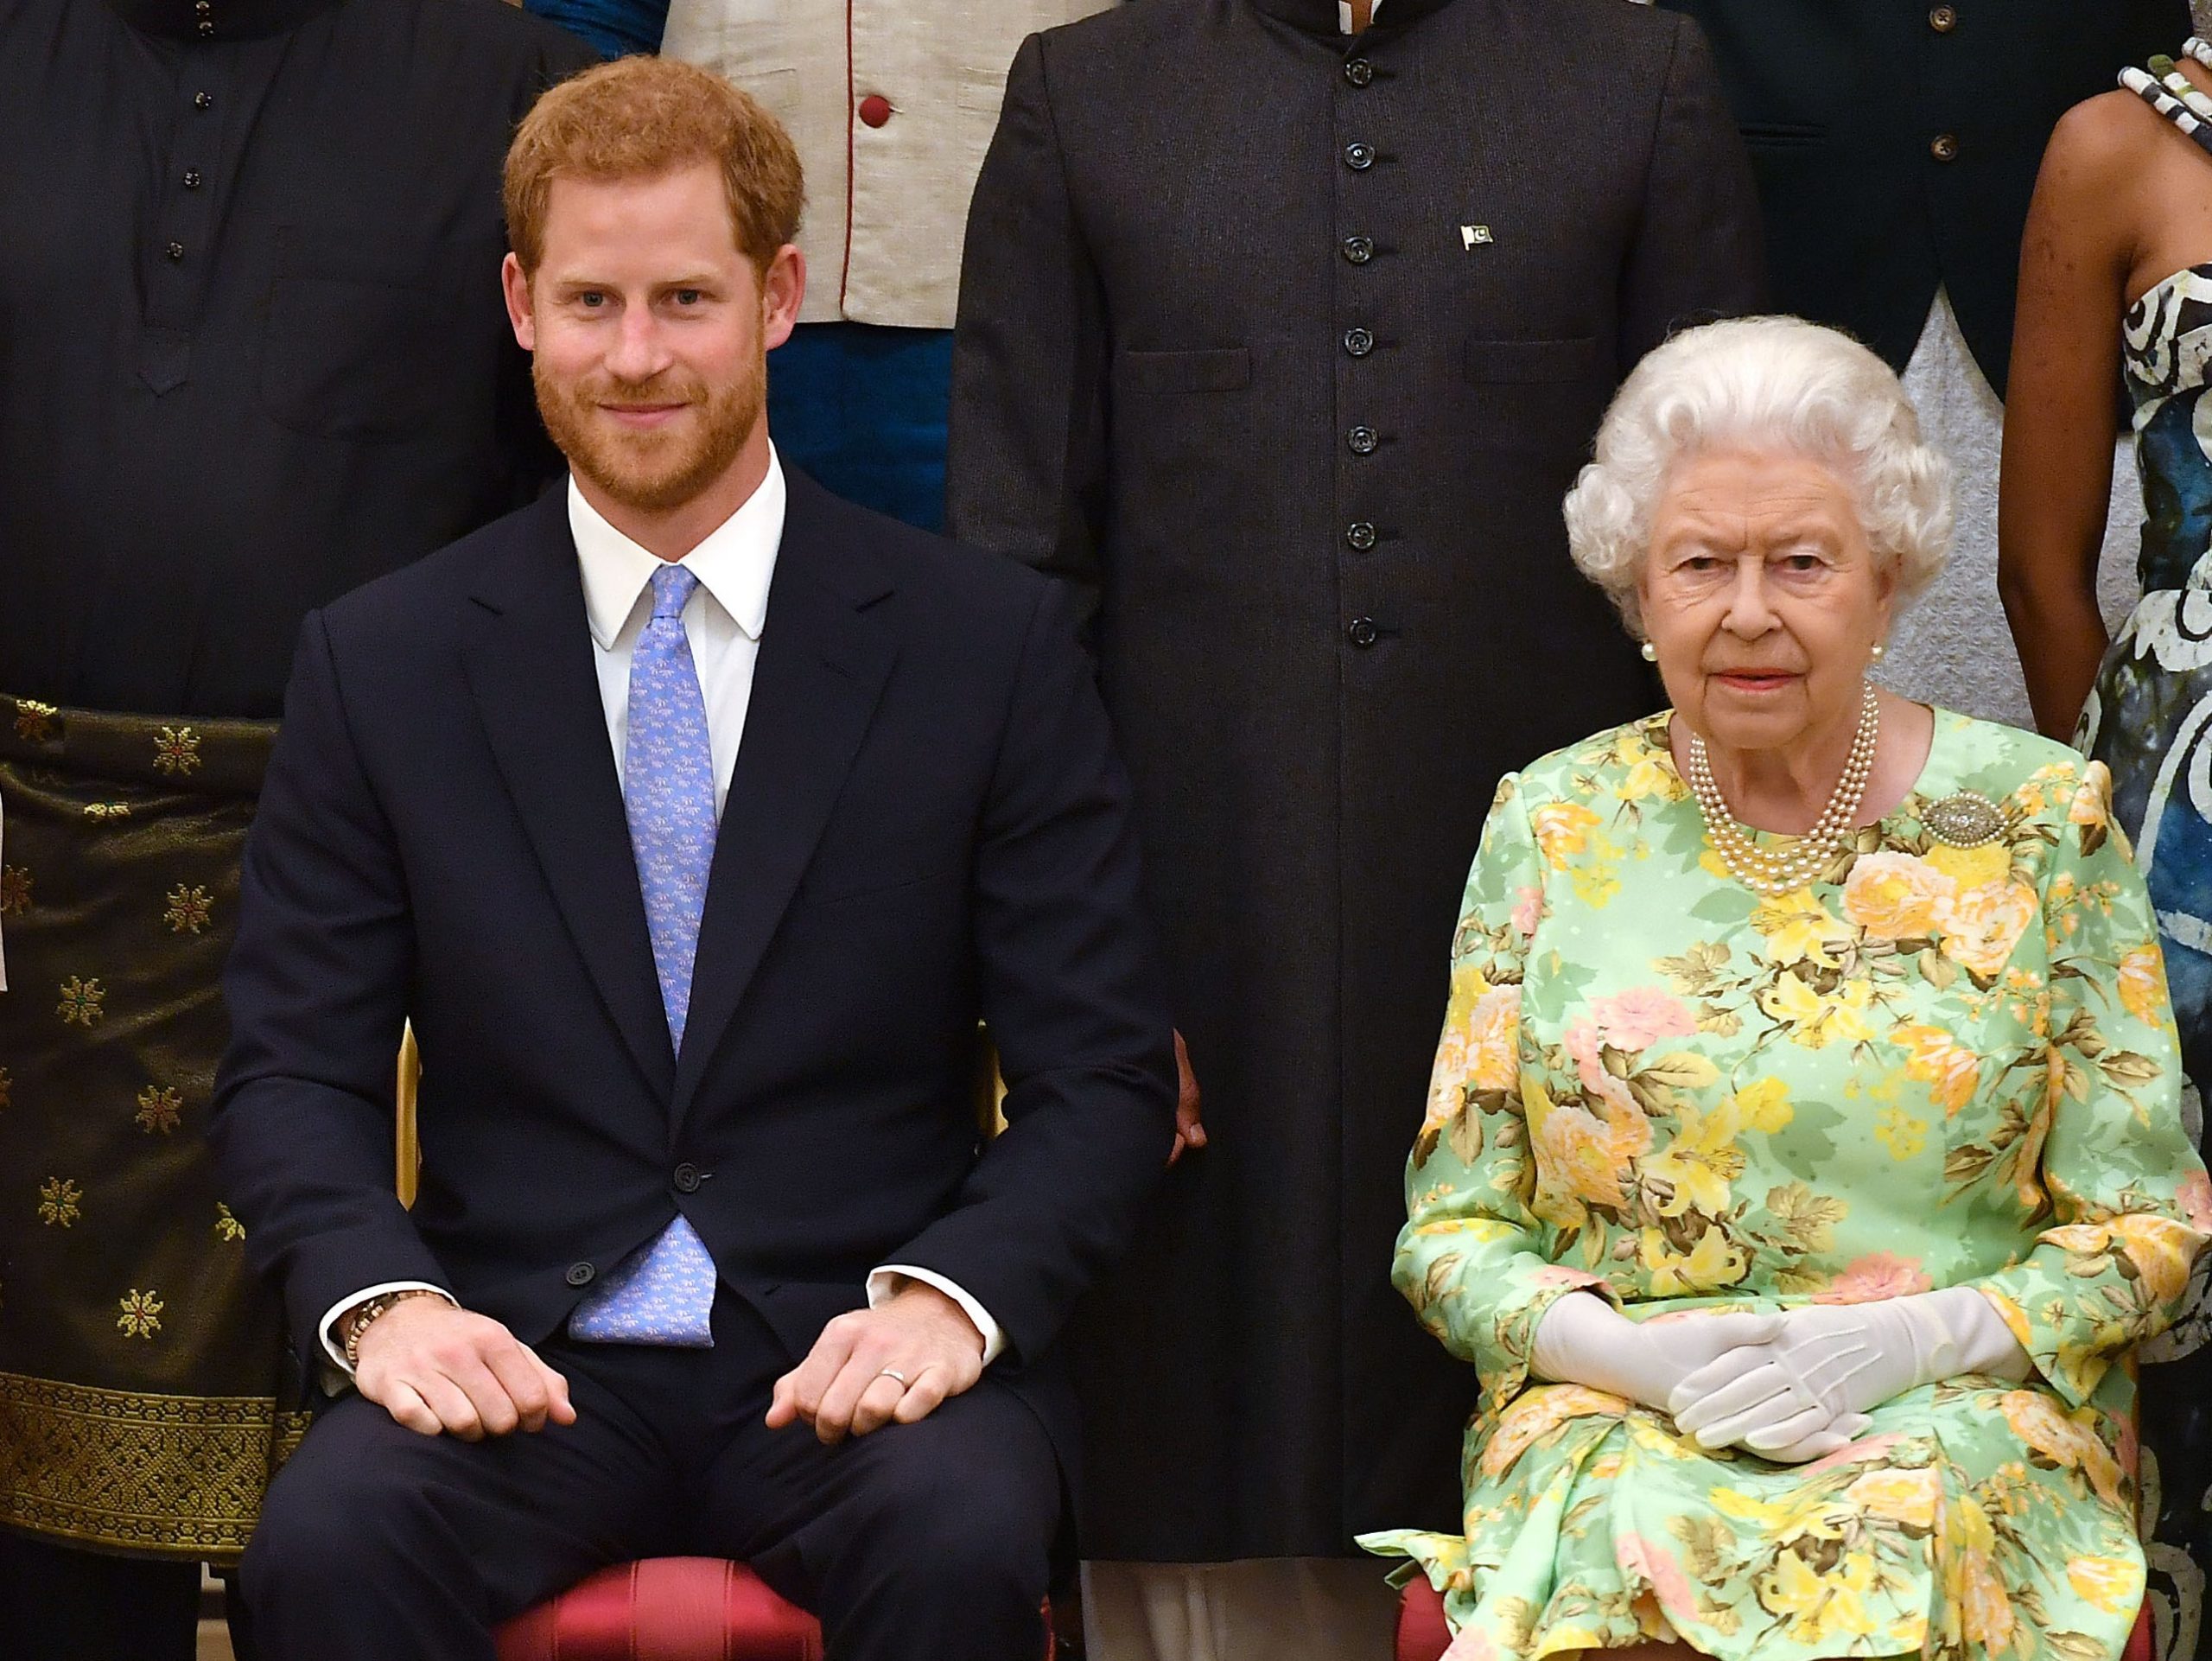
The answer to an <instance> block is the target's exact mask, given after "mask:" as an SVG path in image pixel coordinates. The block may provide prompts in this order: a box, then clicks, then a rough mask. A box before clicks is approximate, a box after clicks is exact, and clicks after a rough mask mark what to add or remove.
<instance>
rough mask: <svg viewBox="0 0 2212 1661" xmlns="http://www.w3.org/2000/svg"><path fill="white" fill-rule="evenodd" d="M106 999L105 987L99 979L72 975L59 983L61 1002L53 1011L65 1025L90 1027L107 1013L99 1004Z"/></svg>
mask: <svg viewBox="0 0 2212 1661" xmlns="http://www.w3.org/2000/svg"><path fill="white" fill-rule="evenodd" d="M106 1000H107V988H106V987H105V986H104V985H102V984H101V983H99V980H97V979H93V980H81V979H79V977H76V976H74V975H72V976H70V977H69V978H68V979H67V980H66V981H64V982H63V983H62V984H61V1002H59V1003H57V1004H55V1005H54V1014H56V1015H60V1017H61V1024H62V1025H63V1026H65V1027H90V1026H92V1025H94V1024H96V1023H97V1022H98V1021H99V1018H100V1017H101V1016H102V1015H105V1014H106V1013H107V1011H106V1010H105V1009H102V1008H100V1005H101V1004H102V1003H104V1002H106Z"/></svg>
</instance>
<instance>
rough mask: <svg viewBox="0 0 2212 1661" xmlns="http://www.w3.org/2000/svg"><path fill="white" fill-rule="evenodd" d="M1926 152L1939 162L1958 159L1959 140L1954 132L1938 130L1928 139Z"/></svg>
mask: <svg viewBox="0 0 2212 1661" xmlns="http://www.w3.org/2000/svg"><path fill="white" fill-rule="evenodd" d="M1928 153H1929V155H1930V156H1934V157H1935V158H1936V160H1937V161H1939V162H1955V161H1957V160H1958V159H1959V140H1958V136H1957V135H1956V134H1955V133H1947V132H1939V133H1937V134H1936V137H1933V138H1931V139H1929V141H1928Z"/></svg>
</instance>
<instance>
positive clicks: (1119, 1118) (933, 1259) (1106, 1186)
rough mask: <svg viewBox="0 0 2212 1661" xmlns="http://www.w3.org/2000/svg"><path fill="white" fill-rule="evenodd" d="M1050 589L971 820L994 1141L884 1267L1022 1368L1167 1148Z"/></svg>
mask: <svg viewBox="0 0 2212 1661" xmlns="http://www.w3.org/2000/svg"><path fill="white" fill-rule="evenodd" d="M1071 612H1072V602H1071V598H1070V597H1069V596H1068V595H1066V594H1065V591H1064V590H1062V589H1060V588H1059V587H1058V585H1057V584H1053V585H1051V587H1050V589H1049V591H1048V592H1047V593H1046V595H1045V596H1044V598H1043V599H1042V600H1041V601H1040V602H1039V606H1038V608H1037V610H1036V612H1035V614H1034V615H1033V618H1032V620H1031V623H1030V627H1029V635H1028V639H1027V642H1026V643H1025V646H1024V648H1023V652H1022V661H1021V669H1020V679H1019V682H1018V684H1016V686H1015V687H1014V690H1013V696H1012V702H1011V703H1010V705H1009V708H1008V710H1007V728H1006V732H1005V736H1004V738H1003V740H1002V741H1001V748H1000V752H999V757H998V761H997V765H996V767H995V769H994V772H993V779H992V786H991V792H990V799H989V801H988V805H987V806H986V808H985V810H984V815H983V821H982V832H981V840H980V843H979V846H978V849H977V852H976V876H975V892H976V901H975V922H974V927H975V936H976V958H977V962H978V966H979V970H980V974H981V986H982V1005H983V1014H984V1017H985V1019H986V1020H987V1021H988V1022H989V1025H990V1029H991V1034H992V1036H993V1038H994V1039H995V1041H996V1042H997V1045H998V1050H999V1062H1000V1067H1001V1071H1002V1072H1003V1073H1004V1075H1005V1078H1006V1084H1007V1097H1006V1104H1005V1111H1006V1117H1007V1129H1006V1130H1004V1131H1003V1132H1001V1134H1000V1135H999V1136H998V1137H997V1138H996V1139H995V1140H994V1141H993V1142H991V1143H990V1144H989V1145H988V1147H987V1148H986V1149H985V1150H984V1152H983V1155H982V1158H981V1159H980V1160H979V1161H977V1163H976V1167H975V1168H974V1170H973V1171H971V1172H970V1173H969V1177H968V1181H967V1182H966V1184H965V1186H964V1187H963V1189H962V1192H961V1193H960V1197H959V1199H958V1200H957V1204H956V1206H955V1207H954V1209H953V1210H952V1211H951V1212H949V1213H947V1214H946V1215H945V1216H944V1217H942V1218H940V1219H938V1221H937V1222H935V1223H933V1224H931V1225H930V1226H929V1227H928V1228H926V1229H925V1230H924V1231H922V1233H921V1234H920V1235H919V1236H918V1238H915V1239H914V1240H913V1241H912V1242H911V1243H910V1244H907V1245H906V1247H904V1248H902V1249H901V1250H899V1251H896V1252H894V1253H893V1254H891V1260H892V1261H896V1262H899V1263H911V1264H913V1265H914V1266H915V1267H917V1268H920V1269H927V1270H933V1271H935V1272H936V1273H938V1274H939V1275H942V1276H945V1277H946V1278H947V1279H949V1280H951V1281H953V1282H956V1283H957V1284H958V1285H959V1286H960V1287H961V1288H962V1289H963V1290H965V1291H967V1292H968V1293H969V1294H971V1295H973V1296H974V1297H975V1298H976V1301H978V1302H980V1303H981V1304H982V1306H983V1307H984V1308H986V1309H988V1311H989V1312H990V1314H991V1315H992V1317H993V1318H994V1319H995V1320H996V1321H998V1323H999V1324H1000V1326H1001V1327H1004V1328H1005V1330H1006V1335H1007V1343H1008V1345H1009V1346H1010V1347H1011V1348H1012V1349H1013V1350H1014V1352H1015V1353H1016V1354H1017V1355H1018V1356H1020V1357H1022V1358H1025V1359H1034V1358H1035V1357H1036V1356H1037V1355H1038V1354H1039V1352H1041V1351H1042V1350H1043V1349H1044V1347H1045V1346H1046V1345H1047V1344H1049V1343H1050V1342H1051V1341H1052V1336H1053V1334H1054V1333H1056V1332H1058V1330H1059V1327H1060V1325H1061V1323H1062V1322H1063V1321H1065V1320H1066V1318H1067V1315H1068V1312H1069V1310H1070V1309H1071V1308H1072V1306H1073V1305H1074V1303H1075V1301H1076V1299H1077V1296H1078V1295H1080V1294H1081V1293H1082V1292H1083V1290H1084V1288H1085V1287H1087V1286H1089V1285H1090V1282H1092V1281H1094V1280H1096V1278H1097V1276H1098V1275H1099V1273H1100V1272H1101V1271H1102V1270H1104V1269H1105V1268H1106V1267H1107V1266H1108V1265H1109V1264H1110V1263H1113V1262H1114V1260H1115V1259H1116V1258H1117V1257H1121V1256H1122V1253H1123V1252H1125V1251H1127V1250H1128V1247H1129V1245H1130V1244H1131V1243H1132V1240H1133V1238H1134V1235H1135V1228H1136V1225H1137V1219H1138V1213H1139V1211H1140V1208H1141V1206H1142V1205H1143V1203H1144V1201H1145V1200H1146V1199H1147V1196H1148V1195H1149V1194H1150V1193H1152V1190H1153V1188H1154V1186H1155V1185H1156V1184H1157V1183H1158V1182H1159V1181H1160V1174H1161V1171H1162V1169H1163V1168H1164V1167H1165V1165H1166V1159H1167V1153H1168V1149H1169V1148H1170V1146H1171V1145H1172V1144H1173V1140H1174V1134H1175V1052H1174V1039H1173V1030H1172V1028H1171V1027H1170V1024H1169V1021H1168V1015H1167V1008H1166V1000H1165V996H1164V994H1163V991H1162V989H1161V986H1160V980H1159V977H1158V974H1157V972H1156V971H1155V968H1154V952H1153V947H1152V942H1151V938H1150V934H1149V932H1148V930H1147V926H1146V924H1145V922H1144V920H1143V917H1142V913H1141V909H1140V905H1139V898H1138V872H1137V848H1136V833H1135V824H1134V821H1133V819H1132V818H1131V812H1130V802H1129V785H1128V778H1127V776H1126V775H1125V774H1124V773H1123V772H1122V766H1121V762H1120V761H1119V760H1118V759H1117V758H1116V754H1115V753H1114V747H1113V743H1112V741H1111V738H1110V737H1109V733H1108V730H1107V724H1106V711H1105V710H1104V708H1103V706H1102V705H1101V704H1100V703H1099V700H1098V694H1097V692H1096V690H1095V688H1094V686H1093V684H1092V678H1091V671H1090V663H1089V660H1088V659H1086V658H1085V657H1084V652H1083V649H1082V647H1081V646H1080V645H1079V644H1078V643H1077V640H1076V633H1075V627H1074V620H1073V617H1072V615H1071Z"/></svg>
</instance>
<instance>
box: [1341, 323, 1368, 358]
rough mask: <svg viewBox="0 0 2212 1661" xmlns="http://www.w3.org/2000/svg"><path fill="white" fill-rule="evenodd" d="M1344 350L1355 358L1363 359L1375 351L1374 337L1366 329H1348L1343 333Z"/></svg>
mask: <svg viewBox="0 0 2212 1661" xmlns="http://www.w3.org/2000/svg"><path fill="white" fill-rule="evenodd" d="M1344 350H1345V351H1347V352H1349V353H1351V355H1352V356H1353V357H1355V358H1363V357H1365V356H1366V355H1367V354H1368V353H1370V352H1372V351H1374V350H1375V336H1374V334H1372V333H1371V332H1370V331H1369V330H1367V329H1363V328H1348V329H1346V330H1345V331H1344Z"/></svg>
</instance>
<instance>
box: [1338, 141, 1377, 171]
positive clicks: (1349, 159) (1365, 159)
mask: <svg viewBox="0 0 2212 1661" xmlns="http://www.w3.org/2000/svg"><path fill="white" fill-rule="evenodd" d="M1344 165H1345V166H1346V167H1348V168H1350V169H1351V170H1352V171H1353V172H1354V173H1364V172H1366V171H1367V169H1370V168H1371V167H1373V166H1374V165H1375V146H1374V145H1372V144H1347V145H1345V146H1344Z"/></svg>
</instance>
